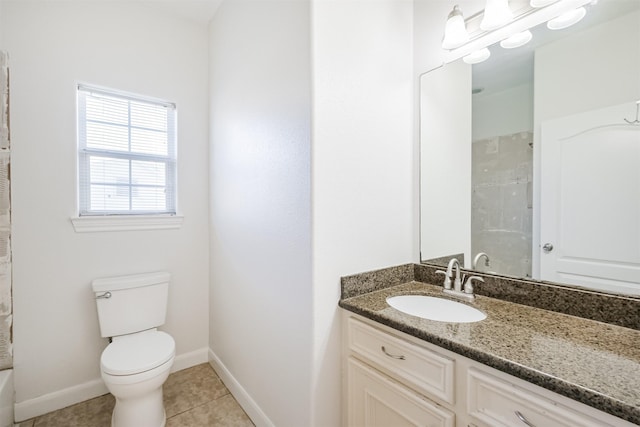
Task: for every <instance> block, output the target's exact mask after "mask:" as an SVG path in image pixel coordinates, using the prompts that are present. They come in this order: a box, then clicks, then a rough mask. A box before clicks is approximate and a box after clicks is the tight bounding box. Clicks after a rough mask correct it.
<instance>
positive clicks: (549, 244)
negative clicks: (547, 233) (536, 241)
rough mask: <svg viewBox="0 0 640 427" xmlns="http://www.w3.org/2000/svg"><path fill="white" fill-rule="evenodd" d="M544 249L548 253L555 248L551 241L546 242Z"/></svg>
mask: <svg viewBox="0 0 640 427" xmlns="http://www.w3.org/2000/svg"><path fill="white" fill-rule="evenodd" d="M542 250H543V251H545V252H546V253H549V252H551V251H552V250H553V245H552V244H551V243H545V244H544V246H543V247H542Z"/></svg>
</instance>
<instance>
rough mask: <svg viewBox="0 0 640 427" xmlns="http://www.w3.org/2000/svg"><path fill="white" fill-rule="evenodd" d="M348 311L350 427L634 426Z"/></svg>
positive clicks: (345, 363) (346, 405) (347, 406)
mask: <svg viewBox="0 0 640 427" xmlns="http://www.w3.org/2000/svg"><path fill="white" fill-rule="evenodd" d="M343 314H344V316H343V370H344V373H345V375H343V381H344V382H343V388H344V393H343V395H344V396H345V398H346V402H344V408H345V409H346V410H345V411H344V412H345V413H344V414H343V424H344V426H348V427H374V426H375V427H405V426H422V427H424V426H427V427H632V426H633V424H631V423H629V422H627V421H624V420H622V419H620V418H617V417H613V416H612V415H609V414H606V413H604V412H601V411H598V410H596V409H594V408H591V407H589V406H587V405H583V404H581V403H578V402H576V401H574V400H571V399H569V398H566V397H564V396H560V395H558V394H556V393H553V392H551V391H549V390H546V389H543V388H541V387H538V386H536V385H533V384H531V383H528V382H526V381H523V380H521V379H519V378H515V377H513V376H511V375H508V374H505V373H504V372H501V371H498V370H496V369H493V368H490V367H488V366H485V365H483V364H481V363H478V362H475V361H473V360H471V359H468V358H466V357H464V356H461V355H458V354H456V353H453V352H451V351H448V350H445V349H443V348H440V347H438V346H436V345H433V344H431V343H428V342H426V341H423V340H420V339H418V338H415V337H413V336H410V335H408V334H405V333H402V332H399V331H397V330H395V329H391V328H389V327H386V326H384V325H381V324H379V323H377V322H373V321H371V320H369V319H366V318H364V317H362V316H358V315H355V314H353V313H350V312H348V311H344V312H343Z"/></svg>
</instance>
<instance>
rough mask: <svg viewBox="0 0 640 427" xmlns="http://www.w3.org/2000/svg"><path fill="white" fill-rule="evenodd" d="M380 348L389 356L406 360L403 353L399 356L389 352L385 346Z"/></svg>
mask: <svg viewBox="0 0 640 427" xmlns="http://www.w3.org/2000/svg"><path fill="white" fill-rule="evenodd" d="M380 349H381V350H382V352H383V353H384V354H386V355H387V356H389V357H391V358H393V359H398V360H404V356H402V355H400V356H398V355H396V354H391V353H389V352H387V349H386V348H384V346H382V347H380Z"/></svg>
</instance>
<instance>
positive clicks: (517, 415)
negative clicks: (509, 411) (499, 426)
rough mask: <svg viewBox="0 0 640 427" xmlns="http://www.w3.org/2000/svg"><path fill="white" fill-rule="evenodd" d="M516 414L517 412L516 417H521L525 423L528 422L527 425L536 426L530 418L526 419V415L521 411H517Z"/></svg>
mask: <svg viewBox="0 0 640 427" xmlns="http://www.w3.org/2000/svg"><path fill="white" fill-rule="evenodd" d="M515 414H516V417H518V419H519V420H520V421H522V422H523V423H525V424H526V425H528V426H529V427H536V426H535V425H533V424H531V422H529V420H528V419H526V418H525V417H524V415H522V414H521V413H520V411H515Z"/></svg>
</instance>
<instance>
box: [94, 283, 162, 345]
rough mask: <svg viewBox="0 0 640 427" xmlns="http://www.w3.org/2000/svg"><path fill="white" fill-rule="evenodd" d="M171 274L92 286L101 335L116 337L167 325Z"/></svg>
mask: <svg viewBox="0 0 640 427" xmlns="http://www.w3.org/2000/svg"><path fill="white" fill-rule="evenodd" d="M170 280H171V274H169V273H167V272H157V273H147V274H136V275H131V276H119V277H111V278H104V279H96V280H94V281H93V282H91V287H92V288H93V292H94V293H95V297H96V305H97V308H98V320H99V322H100V335H102V336H103V337H115V336H118V335H125V334H132V333H134V332H140V331H144V330H146V329H151V328H156V327H158V326H160V325H162V324H164V322H165V319H166V314H167V298H168V294H169V281H170Z"/></svg>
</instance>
